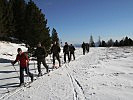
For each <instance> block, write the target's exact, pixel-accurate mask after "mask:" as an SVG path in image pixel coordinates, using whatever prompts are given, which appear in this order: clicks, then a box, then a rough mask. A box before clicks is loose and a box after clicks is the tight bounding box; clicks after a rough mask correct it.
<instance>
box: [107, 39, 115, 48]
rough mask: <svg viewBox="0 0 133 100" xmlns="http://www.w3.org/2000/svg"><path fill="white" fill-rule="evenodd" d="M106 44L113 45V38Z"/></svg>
mask: <svg viewBox="0 0 133 100" xmlns="http://www.w3.org/2000/svg"><path fill="white" fill-rule="evenodd" d="M107 45H108V46H109V47H111V46H113V45H114V42H113V40H112V39H110V40H109V41H108V43H107Z"/></svg>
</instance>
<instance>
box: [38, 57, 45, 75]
mask: <svg viewBox="0 0 133 100" xmlns="http://www.w3.org/2000/svg"><path fill="white" fill-rule="evenodd" d="M41 62H42V64H43V66H44V67H45V68H46V72H48V65H47V64H46V61H45V58H42V59H37V68H38V73H39V74H41Z"/></svg>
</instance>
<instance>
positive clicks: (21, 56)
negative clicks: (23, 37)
mask: <svg viewBox="0 0 133 100" xmlns="http://www.w3.org/2000/svg"><path fill="white" fill-rule="evenodd" d="M17 52H18V54H17V56H16V60H15V61H12V62H11V64H12V65H13V66H14V64H15V63H16V62H18V61H19V62H20V84H19V86H21V85H24V70H25V72H26V74H27V75H28V76H29V77H30V78H31V82H32V81H33V74H32V73H30V72H29V59H28V55H27V54H26V53H24V52H22V49H21V48H18V49H17Z"/></svg>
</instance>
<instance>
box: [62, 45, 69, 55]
mask: <svg viewBox="0 0 133 100" xmlns="http://www.w3.org/2000/svg"><path fill="white" fill-rule="evenodd" d="M63 52H64V53H69V46H68V44H67V45H65V46H64V47H63Z"/></svg>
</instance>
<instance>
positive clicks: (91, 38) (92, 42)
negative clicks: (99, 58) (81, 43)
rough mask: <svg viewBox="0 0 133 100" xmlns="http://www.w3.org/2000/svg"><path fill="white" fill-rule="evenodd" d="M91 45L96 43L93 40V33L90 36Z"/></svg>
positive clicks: (93, 45)
mask: <svg viewBox="0 0 133 100" xmlns="http://www.w3.org/2000/svg"><path fill="white" fill-rule="evenodd" d="M89 44H90V47H95V43H94V41H93V37H92V35H91V36H90V43H89Z"/></svg>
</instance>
